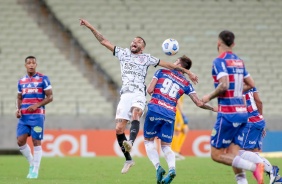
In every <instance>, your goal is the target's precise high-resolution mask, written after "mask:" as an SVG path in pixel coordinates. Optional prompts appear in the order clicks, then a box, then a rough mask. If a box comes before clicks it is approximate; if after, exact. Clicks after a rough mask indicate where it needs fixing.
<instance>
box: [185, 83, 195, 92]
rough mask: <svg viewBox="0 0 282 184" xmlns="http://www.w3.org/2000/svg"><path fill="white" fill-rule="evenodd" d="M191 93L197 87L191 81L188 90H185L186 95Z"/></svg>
mask: <svg viewBox="0 0 282 184" xmlns="http://www.w3.org/2000/svg"><path fill="white" fill-rule="evenodd" d="M190 93H195V89H194V87H193V86H192V84H191V83H190V84H189V85H188V86H187V87H186V90H185V94H186V95H189V94H190Z"/></svg>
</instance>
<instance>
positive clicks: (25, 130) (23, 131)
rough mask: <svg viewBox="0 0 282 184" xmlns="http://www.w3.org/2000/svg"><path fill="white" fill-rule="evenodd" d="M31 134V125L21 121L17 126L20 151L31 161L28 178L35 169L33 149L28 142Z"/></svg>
mask: <svg viewBox="0 0 282 184" xmlns="http://www.w3.org/2000/svg"><path fill="white" fill-rule="evenodd" d="M29 134H30V127H29V126H27V125H25V124H24V123H23V122H21V121H19V123H18V126H17V143H18V146H19V150H20V152H21V153H22V155H23V156H24V157H25V158H26V159H27V161H28V163H29V172H28V175H27V178H29V176H30V173H31V172H32V170H33V156H32V153H31V149H30V147H29V145H28V144H27V138H28V135H29Z"/></svg>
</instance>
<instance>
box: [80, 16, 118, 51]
mask: <svg viewBox="0 0 282 184" xmlns="http://www.w3.org/2000/svg"><path fill="white" fill-rule="evenodd" d="M79 20H80V25H81V26H86V27H87V28H88V29H90V30H91V31H92V33H93V35H94V36H95V37H96V39H97V40H98V41H99V42H100V43H101V44H102V45H104V46H105V47H106V48H107V49H109V50H110V51H111V52H113V51H114V48H115V46H114V45H113V44H112V43H111V42H109V40H107V39H106V38H105V37H104V36H103V35H102V34H101V33H100V32H99V31H97V29H95V28H94V27H93V26H92V25H91V24H90V23H89V22H88V21H87V20H85V19H79Z"/></svg>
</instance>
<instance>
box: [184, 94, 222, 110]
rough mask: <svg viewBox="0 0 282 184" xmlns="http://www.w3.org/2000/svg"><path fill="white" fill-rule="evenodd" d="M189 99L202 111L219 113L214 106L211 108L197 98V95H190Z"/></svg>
mask: <svg viewBox="0 0 282 184" xmlns="http://www.w3.org/2000/svg"><path fill="white" fill-rule="evenodd" d="M189 97H190V98H191V100H192V101H193V102H194V103H195V105H197V106H198V107H200V108H202V109H207V110H211V111H217V110H216V108H214V107H213V106H211V105H209V104H207V103H204V102H203V101H202V100H200V99H199V98H198V96H197V93H190V94H189Z"/></svg>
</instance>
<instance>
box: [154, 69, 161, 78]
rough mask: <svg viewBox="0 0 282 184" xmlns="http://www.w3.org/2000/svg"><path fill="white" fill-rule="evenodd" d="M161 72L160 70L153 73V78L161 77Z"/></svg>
mask: <svg viewBox="0 0 282 184" xmlns="http://www.w3.org/2000/svg"><path fill="white" fill-rule="evenodd" d="M161 71H162V69H159V70H157V71H156V72H155V74H154V78H157V79H159V78H160V76H161Z"/></svg>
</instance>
